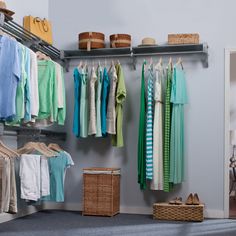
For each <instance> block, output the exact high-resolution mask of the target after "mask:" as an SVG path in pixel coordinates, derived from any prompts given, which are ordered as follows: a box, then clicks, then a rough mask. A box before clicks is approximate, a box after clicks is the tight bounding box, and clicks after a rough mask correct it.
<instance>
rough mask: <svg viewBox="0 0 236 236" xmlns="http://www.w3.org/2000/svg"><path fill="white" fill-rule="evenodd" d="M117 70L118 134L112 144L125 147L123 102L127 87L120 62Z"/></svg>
mask: <svg viewBox="0 0 236 236" xmlns="http://www.w3.org/2000/svg"><path fill="white" fill-rule="evenodd" d="M116 72H117V78H118V81H117V89H116V135H113V137H112V145H113V146H116V147H123V146H124V141H123V131H122V128H123V127H122V126H123V104H124V102H125V99H126V87H125V78H124V73H123V69H122V67H121V65H120V64H117V65H116Z"/></svg>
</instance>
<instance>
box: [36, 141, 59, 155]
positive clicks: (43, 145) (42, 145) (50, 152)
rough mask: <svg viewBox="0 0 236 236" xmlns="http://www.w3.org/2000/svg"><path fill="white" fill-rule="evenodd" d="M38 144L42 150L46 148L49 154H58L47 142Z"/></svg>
mask: <svg viewBox="0 0 236 236" xmlns="http://www.w3.org/2000/svg"><path fill="white" fill-rule="evenodd" d="M37 145H38V146H39V148H41V149H42V150H44V151H45V152H48V153H49V155H50V154H51V155H53V156H56V155H57V153H55V152H54V151H52V150H51V149H50V148H49V147H48V146H47V145H46V144H45V143H40V142H38V143H37Z"/></svg>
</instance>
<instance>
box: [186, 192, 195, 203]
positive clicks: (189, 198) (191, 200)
mask: <svg viewBox="0 0 236 236" xmlns="http://www.w3.org/2000/svg"><path fill="white" fill-rule="evenodd" d="M185 204H186V205H193V194H192V193H190V194H189V195H188V198H187V200H186V202H185Z"/></svg>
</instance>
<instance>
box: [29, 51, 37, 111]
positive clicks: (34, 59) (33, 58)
mask: <svg viewBox="0 0 236 236" xmlns="http://www.w3.org/2000/svg"><path fill="white" fill-rule="evenodd" d="M30 61H31V64H30V77H31V83H30V86H31V93H30V100H31V107H30V109H31V114H32V115H33V116H38V113H39V91H38V65H37V56H36V54H35V53H34V52H33V51H30Z"/></svg>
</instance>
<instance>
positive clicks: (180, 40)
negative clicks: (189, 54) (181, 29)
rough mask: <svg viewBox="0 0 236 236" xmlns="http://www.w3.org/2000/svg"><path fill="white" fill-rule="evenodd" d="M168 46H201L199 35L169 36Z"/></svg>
mask: <svg viewBox="0 0 236 236" xmlns="http://www.w3.org/2000/svg"><path fill="white" fill-rule="evenodd" d="M168 44H199V34H168Z"/></svg>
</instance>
